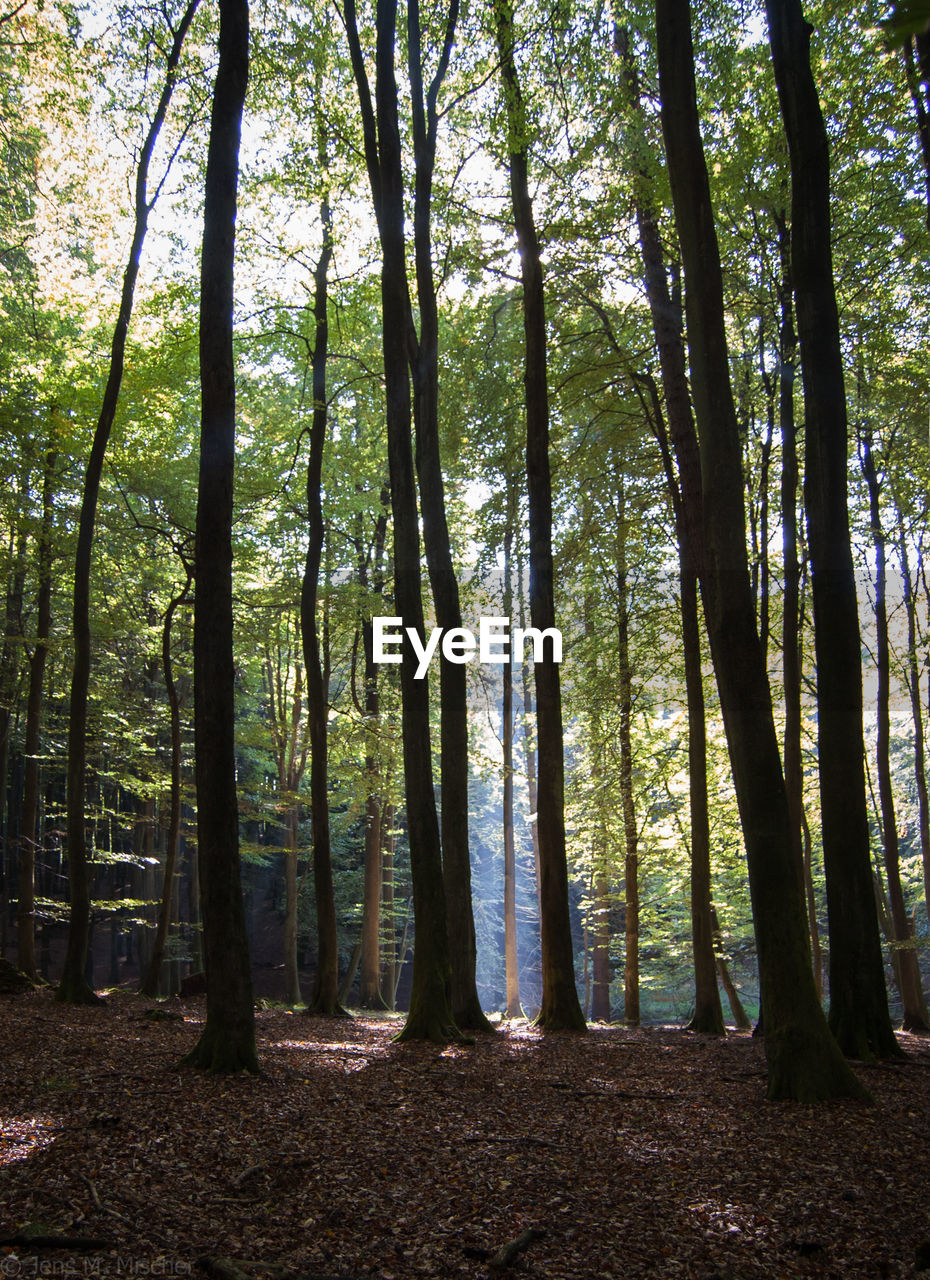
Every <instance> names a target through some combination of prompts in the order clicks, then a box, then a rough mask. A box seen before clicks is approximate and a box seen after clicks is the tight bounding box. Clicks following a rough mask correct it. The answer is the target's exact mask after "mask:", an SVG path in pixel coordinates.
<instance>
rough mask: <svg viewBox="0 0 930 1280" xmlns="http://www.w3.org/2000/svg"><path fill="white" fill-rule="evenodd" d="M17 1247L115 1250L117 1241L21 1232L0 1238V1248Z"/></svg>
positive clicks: (91, 1237)
mask: <svg viewBox="0 0 930 1280" xmlns="http://www.w3.org/2000/svg"><path fill="white" fill-rule="evenodd" d="M8 1245H16V1246H17V1248H20V1249H89V1250H95V1249H115V1248H116V1241H115V1240H102V1239H98V1238H97V1237H94V1236H55V1235H47V1236H44V1235H43V1236H40V1235H30V1234H29V1232H28V1231H19V1232H17V1233H16V1235H13V1236H3V1237H2V1238H0V1247H2V1248H6V1247H7V1246H8Z"/></svg>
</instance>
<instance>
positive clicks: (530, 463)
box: [494, 0, 585, 1031]
mask: <svg viewBox="0 0 930 1280" xmlns="http://www.w3.org/2000/svg"><path fill="white" fill-rule="evenodd" d="M494 22H495V34H496V38H497V49H498V55H499V58H500V70H501V78H502V83H503V97H504V106H505V109H506V118H507V133H508V144H507V145H508V152H509V167H510V197H511V203H512V206H513V219H514V225H515V227H516V232H517V243H518V244H519V247H520V274H521V278H522V281H523V328H524V334H525V339H526V366H525V370H524V379H523V382H524V389H525V395H526V478H527V496H528V500H529V524H530V621H531V622H532V625H533V626H534V627H536V628H537V629H538V630H539V631H540V632H545V631H546V630H548V629H549V628H553V627H554V626H555V588H554V581H553V568H552V489H551V480H550V473H549V392H548V386H547V368H546V306H545V293H544V286H543V270H542V258H541V255H540V248H539V240H538V237H537V235H536V224H535V220H534V217H533V204H532V200H531V199H530V189H529V170H528V160H529V154H528V147H527V143H526V137H527V122H526V111H525V108H524V104H523V97H522V94H521V91H520V82H519V78H518V75H517V66H516V61H515V56H514V29H513V22H514V19H513V3H512V0H494ZM535 681H536V734H537V749H538V767H539V799H538V808H537V815H538V819H537V823H538V827H539V868H540V901H541V904H542V919H541V922H540V923H541V931H542V979H543V991H542V1008H541V1009H540V1011H539V1016H538V1018H537V1023H538V1025H539V1026H540V1027H542V1028H543V1029H545V1030H549V1031H560V1030H575V1031H583V1030H584V1027H585V1021H584V1014H583V1013H582V1011H581V1006H580V1004H579V1003H578V992H577V989H576V987H575V966H574V948H573V946H572V932H571V920H570V918H569V910H568V861H567V856H566V852H565V812H564V761H563V755H562V752H563V741H562V695H561V689H560V684H559V668H558V664H557V663H556V662H554V661H553V660H552V656H551V654H550V653H546V654H545V655H544V656H543V657H542V660H541V661H538V662H537V663H536V665H535Z"/></svg>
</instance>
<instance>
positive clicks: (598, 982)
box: [591, 824, 610, 1022]
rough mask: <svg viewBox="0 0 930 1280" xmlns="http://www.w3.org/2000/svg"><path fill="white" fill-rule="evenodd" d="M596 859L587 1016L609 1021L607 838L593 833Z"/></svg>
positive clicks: (602, 833)
mask: <svg viewBox="0 0 930 1280" xmlns="http://www.w3.org/2000/svg"><path fill="white" fill-rule="evenodd" d="M599 826H600V824H599ZM596 839H597V845H598V852H597V861H596V864H595V868H594V885H593V889H594V929H593V933H594V947H593V957H592V963H591V969H592V991H591V1020H592V1021H593V1022H609V1021H610V895H609V886H608V881H607V847H606V846H607V838H606V835H605V833H604V831H603V828H600V829H599V831H598V834H597V837H596Z"/></svg>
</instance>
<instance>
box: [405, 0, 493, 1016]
mask: <svg viewBox="0 0 930 1280" xmlns="http://www.w3.org/2000/svg"><path fill="white" fill-rule="evenodd" d="M458 10H459V5H458V0H450V3H449V7H448V11H447V15H446V26H445V33H444V37H443V44H442V49H441V51H440V52H439V56H438V64H437V69H436V72H435V74H434V76H433V79H432V81H431V82H430V85H429V88H428V90H427V91H426V94H425V99H424V91H423V90H424V86H423V70H422V66H421V55H422V47H421V31H420V6H419V2H418V0H409V2H408V5H407V64H408V69H409V73H410V101H411V106H412V117H413V152H414V165H415V175H416V176H415V185H414V201H413V242H414V257H415V261H416V291H417V306H418V311H419V323H420V332H419V338H417V336H416V332H415V327H414V324H413V318H412V316H411V317H410V319H409V322H408V323H409V328H408V333H409V335H410V337H409V345H410V354H411V360H410V366H411V373H412V375H413V396H414V401H413V405H414V424H415V430H416V469H417V481H418V489H419V494H420V514H421V517H422V520H423V546H424V549H425V551H426V563H427V567H428V570H429V579H430V586H431V588H432V593H433V602H434V604H435V607H436V622H437V624H438V625H439V626H440V627H442V628H443V629H444V630H446V631H448V630H451V629H453V628H459V627H461V625H462V611H461V607H460V603H459V589H458V582H457V581H456V576H455V568H454V565H453V563H452V546H451V540H450V537H449V525H448V521H447V519H446V506H445V496H444V486H443V474H442V461H441V458H440V453H439V315H438V311H437V306H436V286H435V282H434V278H433V248H432V235H431V219H432V185H433V170H434V168H435V163H436V134H437V126H438V122H439V117H438V113H437V101H438V96H439V91H440V88H441V86H442V82H443V80H444V79H445V75H446V70H447V68H448V65H449V58H450V55H451V52H452V42H453V39H454V36H455V28H456V24H457V21H458ZM439 672H440V695H439V696H440V752H439V758H440V776H441V795H442V812H441V824H442V826H441V831H442V865H443V880H444V884H445V893H446V915H447V927H448V932H449V958H450V960H451V964H452V1014H453V1017H454V1018H455V1022H456V1025H457V1026H459V1027H461V1028H463V1029H468V1030H476V1031H491V1030H493V1028H492V1027H491V1024H490V1023H489V1022H488V1020H487V1018H486V1017H485V1016H484V1013H483V1011H482V1009H481V1002H480V1000H479V999H478V989H477V987H476V985H475V962H476V957H477V947H476V942H475V921H474V915H473V912H472V896H471V859H470V855H469V845H468V687H467V672H466V668H465V666H464V665H463V664H462V663H455V662H450V661H449V660H448V659H447V658H446V657H445V655H444V654H441V655H440V666H439Z"/></svg>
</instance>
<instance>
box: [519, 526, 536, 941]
mask: <svg viewBox="0 0 930 1280" xmlns="http://www.w3.org/2000/svg"><path fill="white" fill-rule="evenodd" d="M517 600H518V602H519V603H518V605H517V618H518V619H519V627H520V630H521V631H523V630H525V629H526V602H525V600H524V595H523V557H522V555H521V554H520V543H519V541H518V543H517ZM532 679H533V677H532V675H531V673H530V667H529V663H528V662H526V660H525V659H524V661H523V663H522V665H521V668H520V690H521V693H522V697H523V720H522V724H523V756H524V760H525V762H526V798H527V802H528V804H529V807H530V823H529V827H530V843H531V844H532V846H533V873H534V875H533V878H534V882H535V884H536V910H537V912H538V915H539V919H540V920H542V896H541V891H540V885H541V884H542V875H541V874H540V870H539V821H538V806H539V786H538V784H537V781H536V735H535V734H534V732H533V694H532V689H531V687H530V686H531V683H532Z"/></svg>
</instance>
